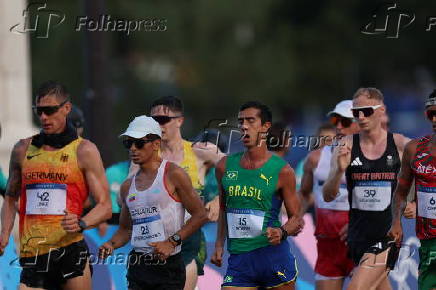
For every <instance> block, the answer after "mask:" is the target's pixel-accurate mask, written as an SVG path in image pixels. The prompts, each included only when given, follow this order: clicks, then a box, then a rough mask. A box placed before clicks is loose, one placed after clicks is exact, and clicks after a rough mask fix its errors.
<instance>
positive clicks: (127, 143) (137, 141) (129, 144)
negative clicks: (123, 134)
mask: <svg viewBox="0 0 436 290" xmlns="http://www.w3.org/2000/svg"><path fill="white" fill-rule="evenodd" d="M154 140H156V139H133V138H128V139H124V140H123V145H124V147H126V149H130V148H131V147H132V144H135V147H136V148H137V149H142V147H144V145H145V144H147V143H150V142H153V141H154Z"/></svg>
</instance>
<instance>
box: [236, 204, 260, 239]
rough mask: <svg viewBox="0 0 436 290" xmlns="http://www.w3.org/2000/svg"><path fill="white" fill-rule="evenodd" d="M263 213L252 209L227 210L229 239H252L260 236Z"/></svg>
mask: <svg viewBox="0 0 436 290" xmlns="http://www.w3.org/2000/svg"><path fill="white" fill-rule="evenodd" d="M264 216H265V212H264V211H261V210H254V209H236V208H232V209H228V210H227V227H228V232H229V238H231V239H238V238H253V237H257V236H260V235H261V234H262V227H263V220H264Z"/></svg>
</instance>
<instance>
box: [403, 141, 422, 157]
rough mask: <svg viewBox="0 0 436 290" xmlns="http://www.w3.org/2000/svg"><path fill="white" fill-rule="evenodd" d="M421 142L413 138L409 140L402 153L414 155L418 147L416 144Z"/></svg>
mask: <svg viewBox="0 0 436 290" xmlns="http://www.w3.org/2000/svg"><path fill="white" fill-rule="evenodd" d="M421 141H422V139H421V138H415V139H412V140H410V141H409V142H407V143H406V145H405V146H404V152H408V153H409V154H415V153H416V148H417V147H418V144H419V143H421Z"/></svg>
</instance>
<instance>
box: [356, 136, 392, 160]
mask: <svg viewBox="0 0 436 290" xmlns="http://www.w3.org/2000/svg"><path fill="white" fill-rule="evenodd" d="M359 145H360V150H361V153H362V154H363V155H364V157H365V158H366V159H369V160H377V159H379V158H381V157H382V156H383V154H384V153H385V152H386V150H387V147H386V145H387V140H383V141H381V142H378V143H376V144H371V143H362V142H360V144H359Z"/></svg>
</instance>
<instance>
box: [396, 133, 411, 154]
mask: <svg viewBox="0 0 436 290" xmlns="http://www.w3.org/2000/svg"><path fill="white" fill-rule="evenodd" d="M392 135H393V137H394V141H395V145H396V146H397V148H398V149H400V150H401V151H403V150H404V148H405V146H406V144H407V143H408V142H409V141H410V138H408V137H406V136H404V135H403V134H399V133H392Z"/></svg>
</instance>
